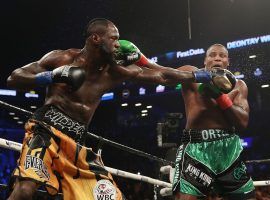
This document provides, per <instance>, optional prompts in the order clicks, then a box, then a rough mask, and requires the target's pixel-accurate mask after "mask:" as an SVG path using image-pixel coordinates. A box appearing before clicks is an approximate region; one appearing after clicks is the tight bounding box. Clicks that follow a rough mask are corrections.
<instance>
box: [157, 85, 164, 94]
mask: <svg viewBox="0 0 270 200" xmlns="http://www.w3.org/2000/svg"><path fill="white" fill-rule="evenodd" d="M164 90H165V86H163V85H158V86H157V87H156V93H158V92H164Z"/></svg>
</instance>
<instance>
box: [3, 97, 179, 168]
mask: <svg viewBox="0 0 270 200" xmlns="http://www.w3.org/2000/svg"><path fill="white" fill-rule="evenodd" d="M0 106H2V107H3V108H5V109H8V110H12V111H14V112H19V113H21V114H24V115H26V116H31V115H33V113H32V112H30V111H28V110H25V109H22V108H19V107H16V106H14V105H10V104H8V103H6V102H4V101H0ZM87 136H89V137H92V138H95V139H97V140H99V141H102V142H103V143H105V144H108V145H110V146H113V147H116V148H118V149H121V150H124V151H127V152H129V153H133V154H136V155H138V156H142V157H145V158H148V159H150V160H155V161H158V162H161V163H163V164H168V165H174V164H175V163H174V162H172V161H168V160H165V159H162V158H159V157H157V156H154V155H151V154H149V153H145V152H143V151H140V150H137V149H134V148H131V147H128V146H125V145H123V144H119V143H117V142H114V141H111V140H108V139H106V138H103V137H101V136H98V135H95V134H94V133H90V132H87Z"/></svg>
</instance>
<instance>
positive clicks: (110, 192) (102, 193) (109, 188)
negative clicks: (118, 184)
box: [93, 179, 116, 200]
mask: <svg viewBox="0 0 270 200" xmlns="http://www.w3.org/2000/svg"><path fill="white" fill-rule="evenodd" d="M93 193H94V198H95V200H115V199H116V188H115V186H114V185H113V184H112V183H111V182H110V181H109V180H105V179H103V180H100V181H98V182H97V184H96V186H95V187H94V189H93Z"/></svg>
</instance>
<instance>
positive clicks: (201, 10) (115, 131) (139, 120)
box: [0, 0, 270, 200]
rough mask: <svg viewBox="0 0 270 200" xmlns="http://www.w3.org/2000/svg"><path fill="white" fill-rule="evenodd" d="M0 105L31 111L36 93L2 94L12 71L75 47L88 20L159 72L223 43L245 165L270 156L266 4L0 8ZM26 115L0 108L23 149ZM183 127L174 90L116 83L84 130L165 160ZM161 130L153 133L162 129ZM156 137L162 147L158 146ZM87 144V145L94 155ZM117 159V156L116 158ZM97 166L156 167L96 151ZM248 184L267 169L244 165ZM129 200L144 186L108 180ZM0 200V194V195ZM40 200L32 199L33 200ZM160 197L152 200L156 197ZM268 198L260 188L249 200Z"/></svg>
mask: <svg viewBox="0 0 270 200" xmlns="http://www.w3.org/2000/svg"><path fill="white" fill-rule="evenodd" d="M0 3H1V6H0V22H1V31H0V38H1V50H2V51H1V60H0V70H1V79H0V100H1V101H6V102H8V103H10V104H13V105H17V106H19V107H21V108H24V109H27V110H30V111H34V110H35V109H36V108H38V107H39V106H41V105H42V104H43V101H44V93H45V91H44V90H41V89H37V90H35V91H28V92H19V91H14V90H11V89H10V88H7V87H6V79H7V77H8V76H9V74H10V73H11V72H12V71H13V70H14V69H16V68H18V67H21V66H23V65H25V64H27V63H30V62H32V61H35V60H37V59H40V58H41V57H42V56H43V55H44V54H45V53H47V52H49V51H51V50H54V49H67V48H82V47H83V45H84V37H83V32H84V29H85V26H86V24H87V22H88V21H89V20H91V19H92V18H96V17H104V18H108V19H110V20H111V21H113V22H114V23H115V24H116V25H117V27H118V28H119V32H120V39H127V40H130V41H132V42H133V43H134V44H136V45H137V46H138V47H139V48H140V50H141V51H142V52H143V53H144V54H145V55H146V56H147V57H148V58H149V59H151V60H152V61H153V62H157V63H159V64H161V65H164V66H170V67H175V68H176V67H179V66H181V65H186V64H189V65H194V66H197V67H199V68H200V67H203V60H204V55H205V52H206V50H207V48H208V46H210V45H211V44H213V43H221V44H223V45H225V46H226V47H227V48H228V50H229V54H230V62H231V64H230V70H231V71H232V72H233V73H234V74H235V75H236V76H237V77H238V78H240V79H242V80H244V81H245V82H246V83H247V85H248V88H249V96H248V100H249V104H250V108H251V112H250V121H249V126H248V128H247V129H246V131H244V132H243V133H241V134H240V137H241V139H242V142H243V146H244V148H245V151H244V155H243V156H244V160H257V159H268V158H270V151H269V141H270V123H269V112H270V87H269V84H270V22H269V19H270V13H269V9H270V1H269V0H204V1H196V0H181V1H179V0H167V1H161V0H160V1H153V0H148V1H142V0H137V1H130V0H126V1H121V0H114V1H108V0H92V1H89V0H77V1H74V0H73V1H72V0H65V1H64V0H54V1H52V0H46V1H34V0H27V1H19V0H9V1H1V2H0ZM26 120H27V117H26V116H23V115H18V114H17V113H14V112H10V111H8V110H5V109H2V108H1V111H0V137H1V138H5V139H8V140H13V141H17V142H22V138H23V136H24V131H23V126H24V122H25V121H26ZM184 125H185V110H184V104H183V99H182V97H181V85H177V86H176V87H164V86H161V85H144V84H134V83H130V82H124V83H122V84H121V85H119V86H118V87H117V88H114V89H113V90H112V91H110V92H108V93H107V94H105V95H104V96H103V100H102V102H101V104H100V106H99V108H98V109H97V111H96V113H95V116H94V119H93V121H92V123H91V125H90V127H89V131H92V132H94V133H95V134H97V135H100V136H102V137H105V138H108V139H110V140H113V141H116V142H119V143H121V144H124V145H127V146H130V147H133V148H136V149H139V150H142V151H145V152H147V153H151V154H153V155H156V156H159V157H161V158H165V159H167V160H174V154H175V151H176V146H177V145H178V144H179V142H180V137H181V130H182V129H183V128H184ZM161 127H162V128H161ZM160 136H162V142H161V141H160V140H159V141H158V138H160ZM96 144H97V142H96V141H92V140H91V139H89V140H88V145H91V146H93V148H94V149H95V148H96ZM119 154H120V156H119ZM18 156H19V154H18V153H17V152H14V151H10V150H6V149H3V148H0V184H7V182H8V180H9V176H10V173H11V172H12V170H13V169H14V167H15V165H16V160H17V158H18ZM103 160H104V162H105V165H106V166H111V167H114V168H118V169H121V170H126V171H129V172H132V173H140V174H143V175H146V176H150V177H154V178H160V175H159V172H158V171H159V167H160V163H158V162H156V161H151V160H148V159H146V158H142V157H139V156H136V155H131V154H130V153H126V152H123V151H121V150H118V149H115V148H112V147H110V146H107V145H103ZM247 167H248V170H249V172H250V173H251V174H252V177H253V178H254V180H268V179H270V164H269V163H260V164H254V163H253V164H248V165H247ZM117 182H118V184H119V186H120V188H121V190H122V191H123V192H124V194H125V195H126V197H127V198H128V199H130V200H133V199H135V200H139V199H145V200H146V199H154V196H155V190H154V188H153V186H152V185H149V184H145V183H141V182H137V181H132V180H126V179H121V178H117ZM0 190H1V192H2V194H3V195H1V197H0V199H1V198H3V199H5V189H3V188H2V189H0ZM41 198H44V199H49V197H45V196H42V197H39V199H41ZM157 198H159V199H161V197H159V196H158V197H157ZM262 198H264V199H270V189H269V188H268V187H262V188H257V199H262Z"/></svg>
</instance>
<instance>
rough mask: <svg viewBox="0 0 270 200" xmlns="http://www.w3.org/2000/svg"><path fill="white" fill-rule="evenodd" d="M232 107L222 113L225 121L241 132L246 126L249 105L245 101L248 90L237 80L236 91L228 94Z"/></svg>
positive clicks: (242, 82) (243, 83)
mask: <svg viewBox="0 0 270 200" xmlns="http://www.w3.org/2000/svg"><path fill="white" fill-rule="evenodd" d="M228 95H229V97H230V98H231V100H232V102H233V105H232V106H231V107H230V108H228V109H226V110H225V111H224V114H225V116H226V118H227V120H228V121H229V122H230V123H231V124H232V125H233V126H235V127H236V128H237V129H238V130H243V129H245V128H246V127H247V125H248V120H249V105H248V101H247V96H248V88H247V86H246V84H245V82H244V81H242V80H239V81H238V82H237V84H236V89H234V90H233V91H232V92H230V93H229V94H228Z"/></svg>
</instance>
